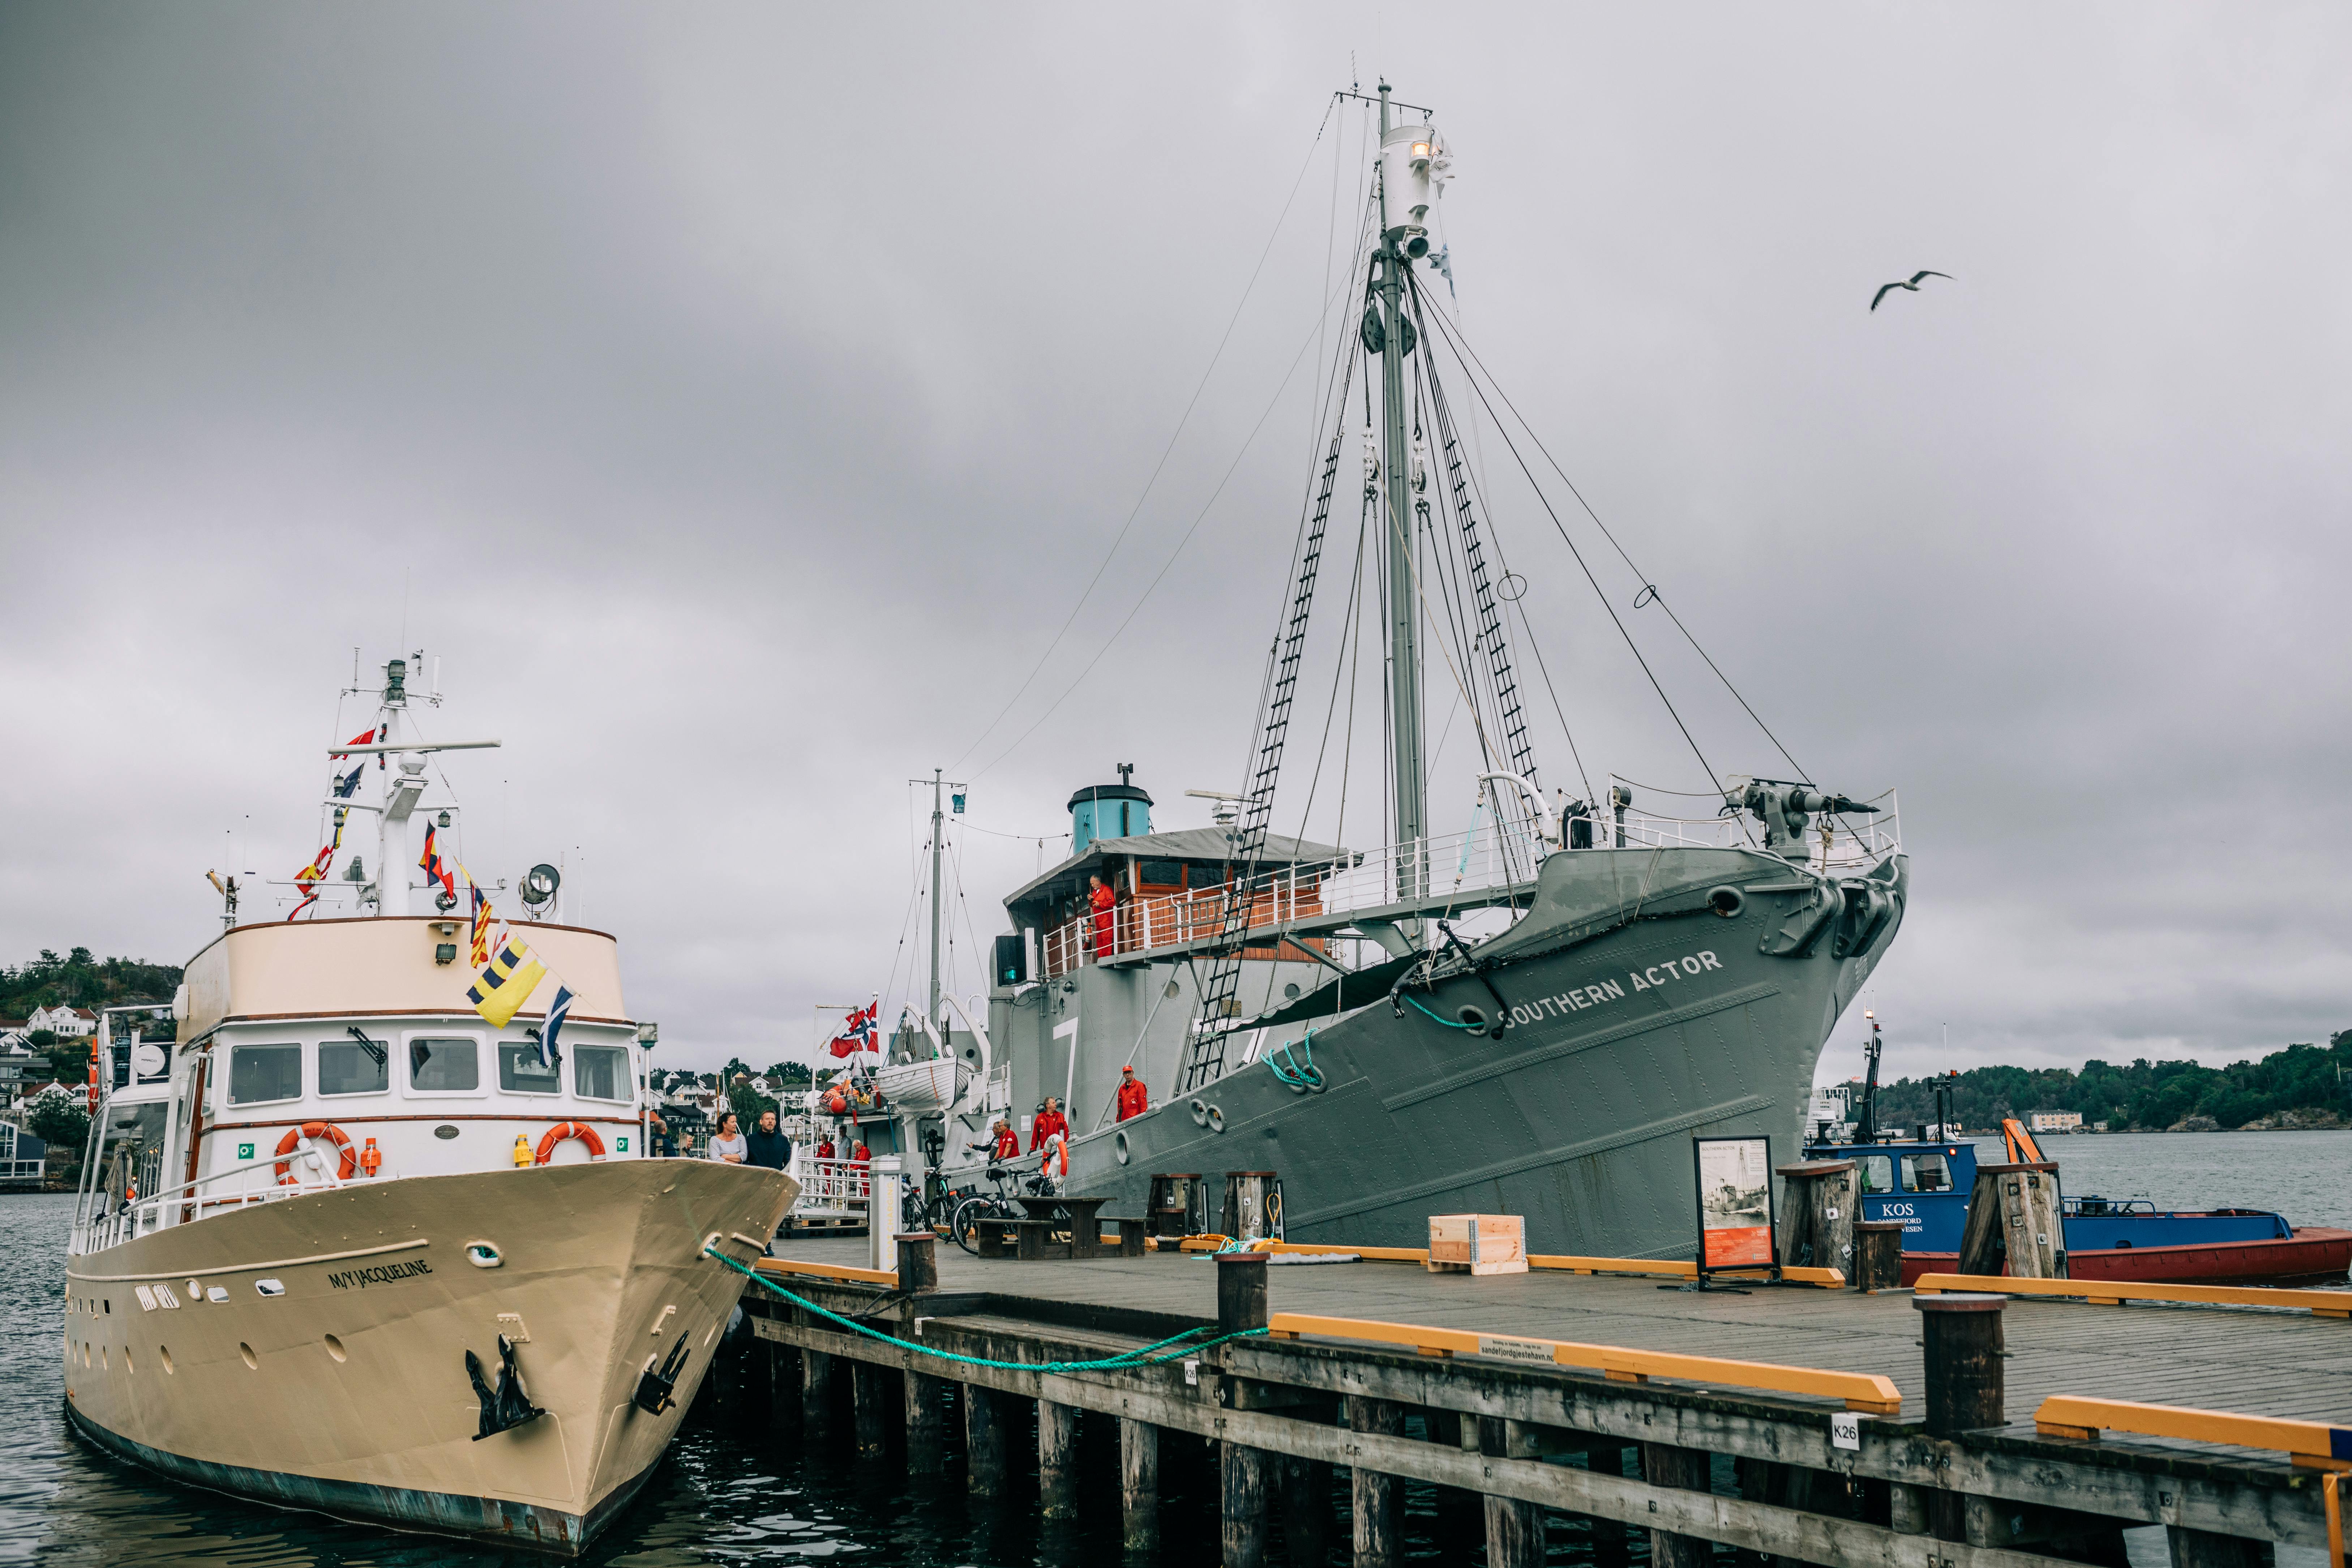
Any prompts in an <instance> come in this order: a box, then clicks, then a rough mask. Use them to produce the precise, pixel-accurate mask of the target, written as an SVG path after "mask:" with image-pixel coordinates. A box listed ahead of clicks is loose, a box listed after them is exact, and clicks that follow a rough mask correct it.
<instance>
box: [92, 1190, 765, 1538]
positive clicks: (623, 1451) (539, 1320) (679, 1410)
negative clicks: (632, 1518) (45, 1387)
mask: <svg viewBox="0 0 2352 1568" xmlns="http://www.w3.org/2000/svg"><path fill="white" fill-rule="evenodd" d="M795 1190H796V1189H795V1186H794V1184H793V1182H792V1181H791V1180H790V1179H789V1178H788V1177H786V1176H784V1175H783V1174H782V1173H780V1172H771V1171H765V1170H760V1169H757V1168H753V1167H745V1166H730V1165H725V1164H719V1163H709V1162H702V1161H684V1160H680V1161H664V1160H630V1161H611V1162H604V1163H595V1164H581V1165H551V1166H545V1167H538V1168H529V1169H524V1170H520V1171H506V1172H492V1173H477V1174H467V1175H451V1176H420V1177H412V1178H408V1179H404V1180H401V1181H387V1182H383V1183H380V1184H369V1183H359V1184H352V1185H351V1186H348V1187H345V1188H342V1189H341V1190H338V1191H333V1192H326V1193H319V1194H310V1195H307V1196H302V1197H295V1198H289V1199H286V1200H283V1201H280V1202H277V1203H272V1204H268V1205H257V1206H255V1207H253V1208H250V1209H247V1210H243V1211H239V1212H236V1213H231V1214H226V1215H216V1216H215V1217H212V1218H208V1219H205V1220H204V1221H203V1222H201V1223H199V1224H194V1225H187V1226H174V1227H172V1228H169V1229H165V1230H162V1231H158V1232H155V1233H152V1234H151V1235H149V1236H146V1237H141V1238H139V1239H137V1240H134V1241H130V1242H125V1243H123V1244H121V1245H120V1246H117V1247H110V1248H108V1249H106V1250H104V1251H101V1252H95V1253H90V1254H86V1255H83V1256H81V1257H79V1258H75V1259H74V1260H73V1263H72V1265H71V1267H70V1268H69V1269H68V1310H67V1313H66V1327H65V1354H66V1368H67V1373H66V1401H67V1409H68V1415H69V1417H70V1419H71V1420H72V1422H73V1424H74V1426H76V1428H77V1429H79V1431H81V1432H82V1433H83V1434H84V1435H85V1436H88V1437H89V1439H90V1440H91V1441H93V1442H95V1443H97V1444H99V1445H100V1446H101V1447H105V1448H107V1449H109V1450H110V1451H111V1452H113V1453H116V1454H118V1455H120V1456H121V1457H122V1458H126V1459H128V1460H131V1462H133V1463H136V1464H140V1465H143V1466H146V1467H147V1468H152V1469H153V1470H155V1471H157V1472H159V1473H161V1474H163V1475H166V1476H169V1477H172V1478H173V1479H177V1480H182V1481H185V1482H189V1483H192V1484H194V1485H198V1486H204V1487H209V1488H213V1489H218V1490H221V1491H226V1492H230V1493H234V1494H236V1495H238V1496H241V1497H246V1498H250V1499H253V1500H257V1501H260V1502H265V1503H271V1504H276V1505H278V1506H280V1507H286V1508H295V1509H303V1510H314V1511H317V1512H320V1513H326V1514H331V1515H333V1516H335V1517H337V1518H340V1519H345V1520H350V1521H360V1522H367V1523H373V1524H381V1525H388V1526H391V1527H393V1528H395V1529H401V1530H413V1531H434V1532H437V1533H445V1534H450V1535H459V1536H468V1537H474V1538H478V1539H483V1540H488V1541H496V1542H501V1543H504V1544H508V1545H514V1546H522V1547H530V1548H535V1549H538V1550H541V1551H545V1552H552V1553H558V1554H566V1555H568V1554H575V1553H577V1552H580V1551H582V1550H583V1548H584V1547H585V1546H586V1545H587V1544H588V1542H590V1541H591V1540H592V1539H593V1537H594V1535H595V1534H596V1532H597V1531H598V1530H599V1529H601V1528H602V1527H603V1526H604V1524H605V1523H606V1522H607V1521H610V1520H611V1519H612V1518H613V1517H614V1515H615V1514H617V1513H618V1512H619V1511H620V1510H622V1509H623V1508H625V1506H626V1505H627V1502H628V1500H629V1499H630V1498H631V1497H633V1496H634V1495H635V1492H636V1491H637V1489H639V1488H640V1487H642V1486H643V1485H644V1483H645V1480H646V1478H647V1477H648V1476H649V1475H650V1474H651V1473H652V1472H653V1470H654V1468H656V1466H657V1464H658V1463H659V1461H660V1458H661V1457H662V1454H663V1452H664V1451H665V1450H666V1449H667V1447H668V1444H669V1441H670V1439H671V1437H672V1436H674V1435H675V1433H676V1431H677V1426H678V1424H679V1422H680V1421H681V1420H682V1419H683V1417H684V1415H685V1411H686V1408H687V1406H688V1405H690V1404H691V1402H692V1400H693V1396H694V1394H695V1391H696V1389H697V1388H698V1386H699V1384H700V1382H701V1379H702V1376H703V1373H704V1372H705V1371H706V1370H707V1369H708V1367H709V1363H710V1355H711V1352H712V1349H713V1347H714V1346H715V1344H716V1342H717V1340H718V1336H719V1333H720V1332H721V1331H723V1330H724V1328H725V1325H726V1322H727V1319H728V1316H729V1314H730V1312H731V1311H732V1310H733V1309H734V1306H735V1303H736V1300H737V1298H738V1297H739V1296H740V1293H741V1289H742V1285H743V1277H742V1276H741V1275H740V1274H737V1273H735V1272H734V1271H732V1270H730V1269H728V1268H723V1267H721V1266H720V1265H719V1264H717V1263H715V1262H712V1261H710V1260H709V1259H708V1258H703V1257H702V1256H701V1251H702V1247H703V1246H704V1245H705V1242H706V1240H707V1239H708V1238H709V1237H711V1236H713V1235H716V1236H717V1237H719V1241H720V1243H721V1244H722V1245H723V1246H724V1247H726V1248H727V1250H729V1251H730V1253H731V1254H732V1255H734V1256H736V1257H738V1258H749V1257H751V1256H752V1255H753V1254H755V1253H756V1252H757V1251H758V1250H759V1249H760V1247H762V1246H763V1245H764V1244H765V1242H766V1241H767V1239H768V1238H769V1237H771V1236H772V1234H773V1233H774V1229H775V1226H776V1225H777V1224H778V1223H779V1222H780V1221H781V1219H782V1215H783V1214H784V1212H785V1211H786V1209H787V1208H788V1207H789V1206H790V1204H791V1201H792V1197H793V1194H794V1192H795ZM478 1242H482V1243H488V1244H489V1246H490V1247H491V1248H492V1249H493V1250H494V1252H495V1255H496V1257H497V1258H498V1262H497V1265H496V1266H495V1267H487V1268H486V1267H482V1266H481V1265H480V1264H478V1263H477V1262H475V1261H473V1260H472V1258H473V1254H472V1253H471V1250H470V1247H471V1244H474V1243H478ZM264 1282H267V1283H268V1285H270V1286H271V1287H274V1289H268V1290H265V1289H263V1285H264ZM142 1287H143V1288H144V1289H145V1291H146V1296H145V1298H142V1295H141V1293H140V1292H141V1289H142ZM159 1287H161V1289H158V1288H159ZM192 1287H193V1289H192ZM215 1289H218V1290H220V1291H221V1292H222V1293H223V1295H224V1298H225V1299H223V1300H217V1301H215V1300H210V1299H209V1296H210V1292H212V1291H213V1290H215ZM166 1292H168V1295H167V1294H165V1293H166ZM148 1300H152V1301H153V1303H154V1304H153V1305H152V1306H151V1305H147V1304H146V1302H147V1301H148ZM172 1301H176V1302H177V1303H178V1304H177V1305H176V1306H173V1305H171V1304H170V1303H171V1302H172ZM502 1332H503V1333H505V1334H507V1335H508V1336H509V1338H512V1339H514V1340H516V1341H517V1342H518V1343H517V1347H516V1352H515V1359H516V1365H517V1367H518V1369H519V1371H520V1374H521V1376H522V1379H523V1383H524V1386H525V1388H526V1390H527V1391H528V1394H529V1396H530V1402H531V1403H532V1404H533V1405H538V1406H540V1407H541V1408H542V1410H543V1411H544V1414H542V1415H539V1416H538V1417H536V1418H534V1419H531V1420H530V1421H527V1422H525V1423H523V1424H522V1425H520V1426H514V1427H512V1428H510V1429H509V1430H507V1431H503V1432H499V1433H497V1434H495V1435H493V1436H488V1437H483V1438H480V1439H479V1440H476V1438H477V1433H478V1429H479V1424H480V1409H481V1406H480V1402H479V1400H478V1398H477V1396H476V1394H475V1393H474V1390H473V1387H472V1384H471V1382H470V1380H469V1378H468V1377H467V1368H466V1363H465V1358H466V1352H468V1351H471V1352H474V1354H475V1355H476V1356H477V1357H478V1358H479V1360H480V1362H481V1363H483V1366H484V1368H485V1370H486V1372H487V1373H488V1377H489V1378H490V1379H491V1381H492V1382H493V1383H495V1382H496V1380H497V1378H498V1376H499V1335H500V1333H502ZM681 1336H682V1337H683V1342H684V1344H685V1346H686V1354H685V1357H684V1362H683V1365H682V1366H681V1367H680V1368H679V1371H678V1377H677V1385H676V1388H675V1391H674V1399H675V1401H676V1402H675V1403H674V1404H673V1405H670V1406H669V1407H668V1408H667V1409H666V1410H664V1411H662V1412H660V1413H658V1414H656V1413H653V1412H650V1411H647V1410H646V1409H644V1408H642V1407H640V1406H639V1405H636V1404H635V1403H634V1402H633V1399H632V1395H633V1394H634V1393H635V1389H636V1387H637V1384H638V1380H639V1378H640V1376H641V1375H642V1374H643V1373H644V1371H645V1369H646V1363H647V1362H648V1360H649V1359H656V1360H657V1359H659V1358H660V1357H663V1356H667V1354H668V1353H669V1352H671V1350H672V1349H673V1348H674V1347H675V1346H677V1344H678V1343H679V1342H680V1340H681Z"/></svg>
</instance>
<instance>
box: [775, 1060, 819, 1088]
mask: <svg viewBox="0 0 2352 1568" xmlns="http://www.w3.org/2000/svg"><path fill="white" fill-rule="evenodd" d="M767 1077H768V1079H769V1080H770V1081H771V1082H774V1083H787V1084H790V1083H806V1082H808V1081H809V1069H808V1068H806V1067H805V1066H803V1064H802V1063H799V1062H772V1063H770V1064H769V1067H768V1071H767Z"/></svg>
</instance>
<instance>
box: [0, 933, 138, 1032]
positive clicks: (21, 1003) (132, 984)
mask: <svg viewBox="0 0 2352 1568" xmlns="http://www.w3.org/2000/svg"><path fill="white" fill-rule="evenodd" d="M179 987H180V971H179V968H178V966H177V965H174V964H169V963H147V962H145V961H144V960H143V959H135V958H93V957H91V956H90V952H89V949H88V948H86V947H77V948H74V949H72V950H71V951H69V952H68V953H67V954H66V955H65V956H64V957H63V958H59V957H58V955H57V953H56V952H53V951H52V950H50V949H48V948H46V947H45V948H43V949H42V950H41V956H40V957H38V958H37V959H35V960H33V961H32V962H31V963H23V964H19V965H17V966H16V968H14V969H11V968H9V967H8V966H6V965H5V964H0V1017H9V1018H22V1017H26V1016H29V1015H30V1014H31V1013H32V1011H33V1009H34V1008H36V1007H55V1006H59V1005H63V1006H68V1007H88V1008H89V1009H90V1010H91V1011H93V1012H95V1011H96V1010H97V1009H99V1008H100V1007H115V1006H121V1005H125V1004H128V1003H135V1002H152V1003H154V1004H155V1005H157V1006H159V1007H160V1006H163V1005H165V1004H167V1003H169V1002H170V1001H171V1000H172V993H173V992H174V991H176V990H178V989H179Z"/></svg>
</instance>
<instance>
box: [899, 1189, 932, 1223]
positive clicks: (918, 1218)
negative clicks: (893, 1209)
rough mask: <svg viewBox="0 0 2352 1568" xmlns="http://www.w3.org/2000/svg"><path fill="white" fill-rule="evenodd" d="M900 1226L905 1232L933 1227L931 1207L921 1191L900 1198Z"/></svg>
mask: <svg viewBox="0 0 2352 1568" xmlns="http://www.w3.org/2000/svg"><path fill="white" fill-rule="evenodd" d="M898 1228H899V1230H901V1231H903V1232H913V1231H918V1230H929V1229H930V1228H931V1208H930V1205H929V1204H927V1203H925V1202H924V1201H923V1194H920V1193H914V1192H910V1193H908V1194H907V1195H906V1196H905V1197H903V1198H901V1199H899V1200H898Z"/></svg>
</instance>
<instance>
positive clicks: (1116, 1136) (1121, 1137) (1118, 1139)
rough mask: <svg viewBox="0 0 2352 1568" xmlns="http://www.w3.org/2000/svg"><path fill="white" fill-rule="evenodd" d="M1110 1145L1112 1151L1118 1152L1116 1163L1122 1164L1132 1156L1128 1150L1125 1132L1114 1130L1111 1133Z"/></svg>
mask: <svg viewBox="0 0 2352 1568" xmlns="http://www.w3.org/2000/svg"><path fill="white" fill-rule="evenodd" d="M1110 1146H1111V1150H1112V1152H1114V1153H1116V1154H1118V1163H1120V1164H1122V1165H1124V1164H1126V1163H1128V1161H1129V1159H1131V1158H1133V1156H1132V1155H1130V1154H1129V1152H1128V1149H1127V1134H1126V1133H1124V1132H1115V1133H1113V1134H1111V1140H1110Z"/></svg>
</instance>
